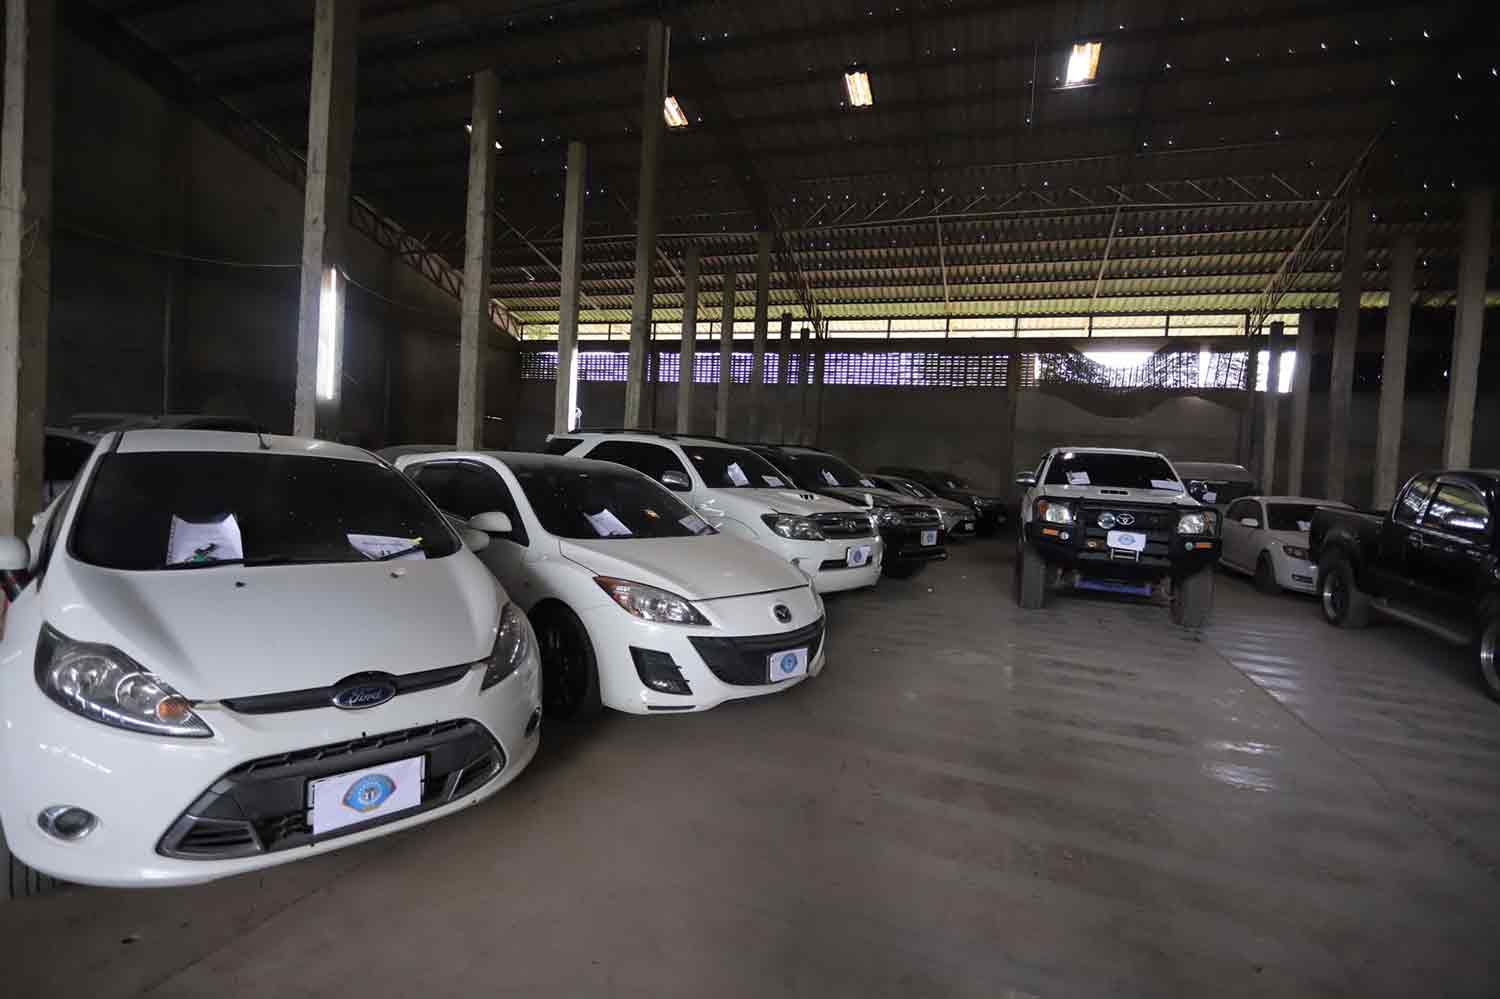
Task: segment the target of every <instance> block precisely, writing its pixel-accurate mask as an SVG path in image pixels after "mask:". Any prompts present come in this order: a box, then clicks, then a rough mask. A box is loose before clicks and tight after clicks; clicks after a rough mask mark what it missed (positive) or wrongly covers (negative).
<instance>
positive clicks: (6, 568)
mask: <svg viewBox="0 0 1500 999" xmlns="http://www.w3.org/2000/svg"><path fill="white" fill-rule="evenodd" d="M29 568H31V546H30V545H28V544H27V543H26V542H25V541H23V540H21V539H20V538H0V572H25V571H26V570H27V569H29Z"/></svg>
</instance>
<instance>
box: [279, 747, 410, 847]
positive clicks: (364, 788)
mask: <svg viewBox="0 0 1500 999" xmlns="http://www.w3.org/2000/svg"><path fill="white" fill-rule="evenodd" d="M425 762H426V758H425V757H422V756H413V757H411V758H409V759H405V760H393V761H392V762H390V763H382V764H380V765H379V766H375V767H366V768H365V769H363V770H351V771H349V772H348V773H345V774H336V775H334V776H332V777H322V778H319V779H318V780H315V781H312V782H310V783H309V784H308V786H307V800H308V805H309V807H310V810H311V812H312V831H313V835H314V836H321V835H323V834H324V833H327V832H333V831H334V830H336V829H343V828H344V827H345V826H352V825H357V824H358V823H361V822H369V821H371V820H372V819H378V818H383V817H385V816H387V815H391V814H393V813H395V812H403V811H405V810H406V809H408V808H416V807H417V806H418V805H420V804H421V803H422V772H423V765H424V763H425Z"/></svg>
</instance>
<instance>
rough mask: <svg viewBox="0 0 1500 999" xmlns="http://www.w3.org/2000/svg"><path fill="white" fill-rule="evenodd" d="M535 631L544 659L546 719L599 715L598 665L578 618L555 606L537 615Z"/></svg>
mask: <svg viewBox="0 0 1500 999" xmlns="http://www.w3.org/2000/svg"><path fill="white" fill-rule="evenodd" d="M535 628H536V633H537V644H538V646H539V647H540V649H539V650H540V652H541V658H542V708H543V710H544V711H545V712H546V714H547V717H549V718H555V719H557V720H559V721H569V720H582V719H585V718H591V717H593V716H594V715H596V714H598V713H599V710H600V702H599V669H598V662H597V660H596V659H595V656H594V645H593V643H592V642H590V641H589V636H588V632H587V631H586V630H585V629H584V627H583V622H582V621H580V620H579V619H578V615H576V614H574V613H573V612H572V611H570V610H568V609H567V608H566V607H561V606H556V605H554V606H552V607H548V608H545V609H544V610H543V611H542V612H541V613H539V614H538V615H537V620H536V621H535Z"/></svg>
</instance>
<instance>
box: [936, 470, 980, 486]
mask: <svg viewBox="0 0 1500 999" xmlns="http://www.w3.org/2000/svg"><path fill="white" fill-rule="evenodd" d="M938 479H939V480H940V481H941V482H942V483H943V488H944V489H972V488H974V487H973V486H971V485H969V480H968V479H960V478H959V477H958V476H956V475H949V474H947V473H946V472H944V473H942V474H941V475H939V476H938Z"/></svg>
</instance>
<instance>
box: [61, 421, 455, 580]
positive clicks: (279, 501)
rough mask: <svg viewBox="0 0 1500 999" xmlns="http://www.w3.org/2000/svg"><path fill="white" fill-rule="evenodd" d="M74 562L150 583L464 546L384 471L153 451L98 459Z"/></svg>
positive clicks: (402, 482) (336, 462) (259, 456)
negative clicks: (224, 570) (154, 576)
mask: <svg viewBox="0 0 1500 999" xmlns="http://www.w3.org/2000/svg"><path fill="white" fill-rule="evenodd" d="M69 550H70V551H71V552H72V553H73V556H74V557H75V558H77V559H80V560H81V561H84V562H87V563H89V564H91V565H97V566H102V567H104V568H109V569H126V570H131V571H136V572H144V571H150V570H161V569H192V568H203V567H208V566H213V565H222V564H226V563H243V564H244V565H247V566H255V565H294V564H303V563H318V562H362V561H372V560H381V559H385V558H441V557H443V556H445V555H451V554H453V553H454V552H455V551H457V550H458V539H457V538H456V537H455V535H454V533H453V529H452V528H451V527H450V526H449V525H448V523H447V522H446V521H445V520H444V519H443V517H442V516H441V515H440V514H439V513H438V512H437V510H436V509H434V508H433V506H432V504H430V503H429V502H427V499H426V498H425V497H424V496H423V495H422V494H421V493H420V492H418V491H417V488H416V487H415V486H414V485H412V484H411V482H409V481H408V480H407V478H406V476H404V475H402V474H401V473H399V472H397V471H396V470H395V469H393V468H391V467H390V466H388V465H383V464H376V463H375V462H372V461H348V460H343V459H339V458H322V457H312V456H308V455H300V454H273V453H266V452H261V451H151V452H134V453H132V452H125V453H119V452H116V453H113V454H107V455H105V456H103V457H102V458H100V460H99V465H98V471H97V472H95V474H94V476H93V477H92V479H90V480H89V482H88V488H87V492H86V493H85V495H84V500H83V505H82V507H81V508H80V509H79V512H78V517H77V522H76V524H75V526H74V528H73V534H72V542H71V547H70V549H69Z"/></svg>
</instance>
